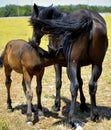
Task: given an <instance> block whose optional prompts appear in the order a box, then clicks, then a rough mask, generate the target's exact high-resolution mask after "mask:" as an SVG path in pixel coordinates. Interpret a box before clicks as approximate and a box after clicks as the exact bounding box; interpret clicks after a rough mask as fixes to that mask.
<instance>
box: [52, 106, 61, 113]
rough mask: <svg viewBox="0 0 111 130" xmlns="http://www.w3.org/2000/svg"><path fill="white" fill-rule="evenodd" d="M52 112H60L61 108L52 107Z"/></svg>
mask: <svg viewBox="0 0 111 130" xmlns="http://www.w3.org/2000/svg"><path fill="white" fill-rule="evenodd" d="M52 111H55V112H58V111H60V107H57V106H55V105H54V106H52Z"/></svg>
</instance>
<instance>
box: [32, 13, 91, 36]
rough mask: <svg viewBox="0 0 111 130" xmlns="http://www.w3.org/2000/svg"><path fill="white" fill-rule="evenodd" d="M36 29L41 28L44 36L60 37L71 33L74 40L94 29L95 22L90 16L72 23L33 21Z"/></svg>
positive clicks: (74, 20) (46, 20) (44, 20)
mask: <svg viewBox="0 0 111 130" xmlns="http://www.w3.org/2000/svg"><path fill="white" fill-rule="evenodd" d="M31 24H32V26H33V27H34V28H36V27H37V28H39V29H40V30H41V31H42V32H43V33H44V34H55V35H58V36H59V35H60V34H64V33H69V34H71V36H73V38H76V37H77V36H80V35H81V34H83V33H85V32H89V31H90V30H91V29H92V26H93V21H92V18H91V17H90V16H87V15H83V16H82V17H80V18H77V19H73V20H72V21H61V20H55V19H54V20H48V19H43V20H42V19H36V18H34V19H31Z"/></svg>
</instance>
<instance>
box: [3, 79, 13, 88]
mask: <svg viewBox="0 0 111 130" xmlns="http://www.w3.org/2000/svg"><path fill="white" fill-rule="evenodd" d="M11 82H12V80H11V79H10V78H7V79H6V80H5V85H6V86H10V84H11Z"/></svg>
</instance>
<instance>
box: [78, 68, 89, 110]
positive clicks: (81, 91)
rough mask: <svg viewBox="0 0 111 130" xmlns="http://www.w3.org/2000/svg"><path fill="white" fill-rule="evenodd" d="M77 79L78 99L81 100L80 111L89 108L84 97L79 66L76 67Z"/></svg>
mask: <svg viewBox="0 0 111 130" xmlns="http://www.w3.org/2000/svg"><path fill="white" fill-rule="evenodd" d="M78 81H79V92H80V101H81V104H80V109H81V111H89V108H88V106H87V105H86V103H85V101H86V99H85V96H84V93H83V89H82V85H83V81H82V78H81V69H80V68H78Z"/></svg>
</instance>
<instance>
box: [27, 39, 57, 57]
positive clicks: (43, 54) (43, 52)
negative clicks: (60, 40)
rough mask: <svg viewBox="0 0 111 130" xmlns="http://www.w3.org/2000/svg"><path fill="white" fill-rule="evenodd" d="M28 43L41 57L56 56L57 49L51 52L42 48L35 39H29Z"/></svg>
mask: <svg viewBox="0 0 111 130" xmlns="http://www.w3.org/2000/svg"><path fill="white" fill-rule="evenodd" d="M28 44H29V45H30V46H31V47H32V49H34V50H35V51H36V52H37V55H39V56H40V58H52V57H55V56H56V51H55V52H53V53H51V54H50V53H49V52H48V51H46V50H44V49H42V48H41V47H40V46H37V45H36V43H35V41H33V40H29V42H28Z"/></svg>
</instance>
